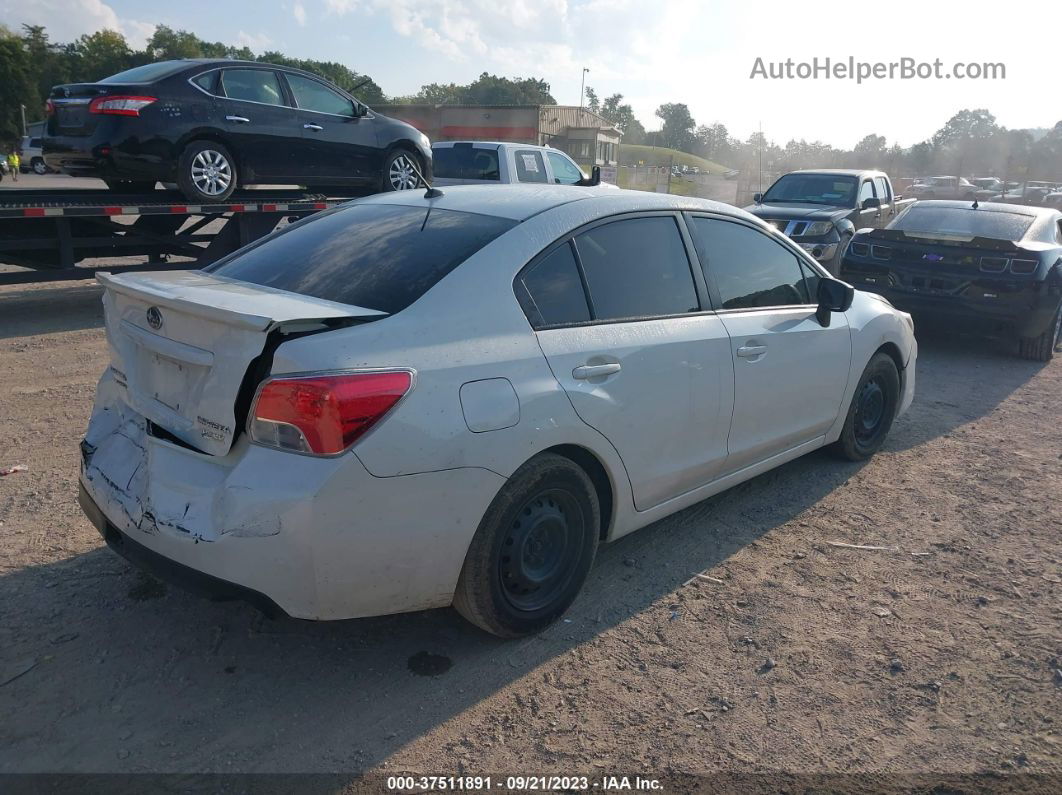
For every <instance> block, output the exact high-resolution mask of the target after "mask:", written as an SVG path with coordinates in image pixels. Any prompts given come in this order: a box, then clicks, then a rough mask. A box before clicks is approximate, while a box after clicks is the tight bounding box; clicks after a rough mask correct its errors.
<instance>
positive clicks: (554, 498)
mask: <svg viewBox="0 0 1062 795" xmlns="http://www.w3.org/2000/svg"><path fill="white" fill-rule="evenodd" d="M600 526H601V509H600V506H599V504H598V499H597V492H596V491H595V489H594V485H593V483H592V481H591V480H590V478H589V477H588V476H587V474H586V472H584V471H583V470H582V468H580V467H579V466H578V465H577V464H575V463H574V462H572V461H571V460H570V459H567V458H564V457H562V456H559V455H554V454H551V453H544V454H541V455H538V456H536V457H535V458H533V459H531V460H530V461H528V462H527V463H526V464H524V465H523V466H522V467H521V468H520V469H519V470H517V472H516V473H514V474H513V476H512V477H511V478H510V479H509V482H508V483H506V484H505V486H503V487H502V489H501V491H499V492H498V495H497V496H496V497H495V498H494V500H493V502H491V504H490V507H489V508H488V509H487V511H486V513H485V514H484V516H483V520H482V521H481V522H480V525H479V528H478V529H477V531H476V535H475V537H474V538H473V539H472V543H471V544H470V545H469V549H468V553H467V555H466V556H465V563H464V566H463V568H462V570H461V577H460V579H459V581H458V585H457V591H456V592H455V594H454V607H455V608H457V610H458V612H460V613H461V615H463V616H464V617H465V618H466V619H468V620H469V621H471V622H472V623H473V624H475V625H476V626H478V627H480V628H481V629H484V630H486V631H487V632H490V633H492V634H494V635H498V636H500V637H505V638H515V637H520V636H522V635H529V634H533V633H535V632H538V631H540V630H542V629H544V628H545V627H546V626H548V625H549V624H550V623H552V622H553V621H555V620H556V619H557V618H558V617H559V616H560V615H562V614H563V613H564V611H565V610H567V609H568V607H569V606H570V605H571V603H572V602H573V601H574V600H575V597H576V596H577V595H578V593H579V590H580V589H581V588H582V585H583V583H584V582H585V580H586V577H587V574H588V573H589V571H590V566H591V564H592V563H593V560H594V554H595V553H596V550H597V539H598V535H599V533H600Z"/></svg>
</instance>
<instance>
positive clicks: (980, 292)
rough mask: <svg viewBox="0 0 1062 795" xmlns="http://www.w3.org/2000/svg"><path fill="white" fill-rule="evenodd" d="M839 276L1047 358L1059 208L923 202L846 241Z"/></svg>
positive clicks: (1058, 291)
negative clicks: (1011, 340)
mask: <svg viewBox="0 0 1062 795" xmlns="http://www.w3.org/2000/svg"><path fill="white" fill-rule="evenodd" d="M841 278H843V279H844V280H845V281H848V282H850V283H851V284H853V285H855V286H856V287H858V288H859V289H861V290H868V291H871V292H875V293H878V294H880V295H883V296H885V297H886V298H887V299H889V301H890V302H891V303H893V304H895V305H896V307H897V308H899V309H903V310H905V311H907V312H910V313H911V314H913V315H916V316H918V318H920V319H921V320H922V321H923V322H930V323H932V322H944V323H947V324H948V325H949V326H950V327H955V326H962V327H965V328H968V329H973V330H984V331H987V332H989V333H994V334H1005V335H1009V336H1012V337H1014V338H1016V339H1017V342H1018V353H1019V355H1020V356H1022V357H1023V358H1026V359H1034V360H1036V361H1047V360H1049V359H1051V358H1052V356H1053V355H1054V354H1055V353H1056V352H1058V351H1059V348H1060V343H1062V212H1059V211H1058V210H1054V209H1051V208H1046V207H1026V206H1021V205H1016V204H980V205H979V204H977V203H976V202H975V203H970V202H964V201H923V202H918V203H917V204H915V205H913V206H911V207H910V208H909V209H908V210H906V211H905V212H904V213H902V214H901V215H900V216H898V217H897V218H896V219H895V220H894V221H893V222H892V223H890V224H889V225H888V226H887V227H885V228H884V229H863V230H860V231H859V232H858V233H857V234H856V236H855V237H854V238H853V239H852V242H851V243H850V244H849V246H848V250H847V252H846V253H845V256H844V260H843V262H842V266H841Z"/></svg>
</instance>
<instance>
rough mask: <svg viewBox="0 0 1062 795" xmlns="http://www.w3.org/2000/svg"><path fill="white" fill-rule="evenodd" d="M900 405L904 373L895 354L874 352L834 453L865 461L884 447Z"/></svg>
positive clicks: (861, 379) (833, 447)
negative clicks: (896, 360)
mask: <svg viewBox="0 0 1062 795" xmlns="http://www.w3.org/2000/svg"><path fill="white" fill-rule="evenodd" d="M899 406H900V373H899V371H898V370H897V369H896V363H895V362H894V361H893V360H892V357H890V356H888V355H887V354H884V353H877V354H874V358H872V359H871V360H870V363H869V364H868V365H867V367H866V369H865V370H864V371H863V376H862V378H860V379H859V384H858V386H856V391H855V394H854V395H853V396H852V403H851V405H850V406H849V407H848V415H847V416H846V417H845V421H844V428H843V429H842V430H841V436H840V438H839V439H838V440H837V441H836V442H834V443H833V445H832V449H833V452H834V453H836V454H837V455H839V456H840V457H841V458H847V459H848V460H849V461H863V460H865V459H867V458H870V457H871V456H872V455H874V453H876V452H877V451H878V450H880V449H881V446H882V445H883V444H884V443H885V437H886V436H888V435H889V430H890V429H891V428H892V421H893V420H894V419H896V411H897V409H898V408H899Z"/></svg>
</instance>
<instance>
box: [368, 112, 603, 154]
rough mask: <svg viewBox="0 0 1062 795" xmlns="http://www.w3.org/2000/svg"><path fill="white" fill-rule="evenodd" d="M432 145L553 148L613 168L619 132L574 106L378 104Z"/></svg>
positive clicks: (600, 117) (387, 114)
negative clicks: (500, 144)
mask: <svg viewBox="0 0 1062 795" xmlns="http://www.w3.org/2000/svg"><path fill="white" fill-rule="evenodd" d="M374 107H375V109H376V110H379V111H380V113H383V114H384V115H385V116H391V117H392V118H395V119H401V120H402V121H404V122H407V123H408V124H412V125H413V126H414V127H416V128H417V129H418V130H420V131H421V132H422V133H424V134H425V135H427V136H428V137H429V138H430V139H431V140H433V141H512V142H515V143H522V144H534V145H537V146H552V147H554V148H556V149H561V150H563V151H565V152H567V153H568V154H570V155H571V156H572V157H573V158H574V159H575V160H576V161H578V162H579V163H582V164H585V165H597V166H614V165H616V161H617V157H618V156H619V142H620V137H621V133H620V131H619V130H617V129H616V127H615V125H613V124H612V123H611V122H610V121H608V120H607V119H605V118H604V117H602V116H600V115H599V114H597V113H592V112H591V111H588V110H586V109H585V108H580V107H576V106H574V105H376V106H374Z"/></svg>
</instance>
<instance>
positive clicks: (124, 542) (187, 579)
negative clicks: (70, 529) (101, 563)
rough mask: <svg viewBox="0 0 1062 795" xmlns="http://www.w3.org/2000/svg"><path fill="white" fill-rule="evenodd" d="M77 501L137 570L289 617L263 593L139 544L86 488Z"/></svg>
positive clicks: (217, 598)
mask: <svg viewBox="0 0 1062 795" xmlns="http://www.w3.org/2000/svg"><path fill="white" fill-rule="evenodd" d="M77 501H78V504H79V505H80V506H81V510H83V511H84V512H85V516H87V517H88V519H89V521H90V522H92V524H93V526H95V528H96V529H97V530H99V533H100V535H101V536H102V537H103V540H104V541H106V542H107V546H109V547H110V548H111V549H112V550H113V551H114V552H116V553H118V554H119V555H121V556H122V557H123V558H125V559H126V560H128V561H129V562H130V563H132V564H133V565H134V566H136V567H137V568H138V569H141V570H143V571H146V572H147V573H148V574H152V575H154V576H155V577H158V578H159V579H160V580H165V581H166V582H168V583H172V584H173V585H176V586H177V587H178V588H181V589H182V590H185V591H188V592H189V593H194V594H197V595H199V596H205V597H207V598H208V599H213V600H215V601H219V602H228V601H242V602H247V603H248V604H251V605H253V606H254V607H257V608H258V609H259V610H261V611H262V612H263V613H265V614H266V615H267V616H270V617H273V618H278V617H280V616H284V615H287V614H286V613H285V612H284V611H283V610H282V609H281V608H280V606H279V605H278V604H277V603H276V602H274V601H273V600H272V599H270V598H269V597H268V596H266V595H265V594H263V593H259V592H258V591H254V590H252V589H250V588H245V587H244V586H242V585H237V584H236V583H234V582H229V581H228V580H223V579H221V578H220V577H213V576H211V575H209V574H204V573H203V572H201V571H197V570H196V569H193V568H191V567H189V566H183V565H181V564H180V563H177V562H176V561H173V560H171V559H170V558H167V557H166V556H164V555H160V554H158V553H157V552H153V551H152V550H150V549H149V548H148V547H146V546H144V545H143V544H139V543H137V542H136V541H134V540H133V539H132V538H130V537H129V536H128V535H126V534H125V533H123V532H122V531H121V530H119V529H118V528H117V527H115V526H114V525H113V524H111V523H110V522H109V521H107V517H106V516H104V515H103V511H101V510H100V509H99V506H98V505H96V503H95V502H93V500H92V497H90V496H89V493H88V492H87V491H85V486H84V484H82V483H78V489H77Z"/></svg>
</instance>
